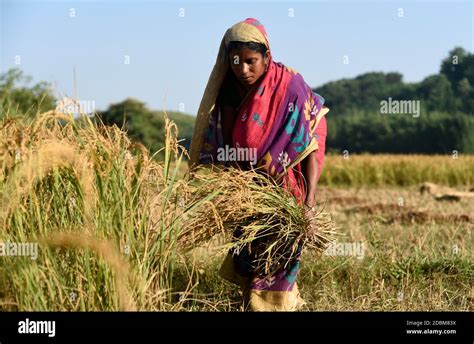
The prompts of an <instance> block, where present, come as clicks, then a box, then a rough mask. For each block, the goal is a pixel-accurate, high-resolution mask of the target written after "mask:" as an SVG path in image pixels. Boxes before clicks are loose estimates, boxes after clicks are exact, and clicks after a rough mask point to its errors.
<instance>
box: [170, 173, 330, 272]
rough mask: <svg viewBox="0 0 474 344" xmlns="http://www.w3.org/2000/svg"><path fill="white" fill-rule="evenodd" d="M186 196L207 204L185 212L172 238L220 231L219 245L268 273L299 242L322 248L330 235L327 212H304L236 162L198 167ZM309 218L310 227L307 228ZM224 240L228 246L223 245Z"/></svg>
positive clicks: (187, 240)
mask: <svg viewBox="0 0 474 344" xmlns="http://www.w3.org/2000/svg"><path fill="white" fill-rule="evenodd" d="M184 194H185V195H186V197H188V199H187V200H186V203H188V202H189V200H190V199H192V200H193V202H192V203H196V200H197V199H199V200H204V201H205V199H206V198H212V202H211V201H209V202H207V204H208V208H206V209H202V208H201V209H199V210H198V211H196V212H192V211H191V212H189V214H190V215H191V214H192V216H190V218H189V219H188V220H187V221H184V222H183V223H184V224H185V225H184V228H182V230H181V234H180V237H179V238H178V242H179V244H180V245H181V246H182V247H184V248H191V247H194V246H196V245H199V244H201V243H203V242H204V241H207V240H209V239H210V238H211V237H213V236H215V235H217V234H219V233H222V234H223V235H224V237H225V238H226V242H230V245H224V246H223V248H225V249H229V248H231V250H232V251H233V252H234V253H236V254H245V255H246V256H248V257H249V260H250V263H251V265H252V269H253V270H254V271H255V272H256V273H257V274H259V275H272V274H274V273H275V272H276V271H278V270H279V269H282V268H286V267H287V266H288V265H289V264H290V263H291V262H292V261H293V260H294V259H296V258H297V257H298V256H299V255H300V253H301V249H302V248H303V247H305V248H307V249H311V250H313V251H315V252H316V253H322V252H323V251H324V250H325V248H326V247H327V246H328V245H329V244H330V242H331V241H332V240H333V238H334V234H335V228H334V225H333V223H332V220H331V217H330V215H329V214H328V213H324V212H322V211H320V212H317V213H315V214H314V215H312V216H310V217H308V216H305V212H304V209H303V208H302V207H301V206H300V205H298V204H297V202H296V199H295V198H294V197H293V195H292V194H291V193H290V192H289V191H287V190H284V189H283V188H282V187H281V186H279V185H278V184H277V183H276V182H274V181H273V180H272V179H270V178H268V177H267V176H266V175H264V174H262V173H259V172H258V171H256V170H251V171H243V170H240V169H236V168H229V169H222V168H219V167H215V168H212V169H210V170H206V169H201V170H199V171H198V172H197V173H196V174H195V175H194V177H193V179H192V180H191V181H190V183H189V184H188V190H186V192H185V193H184ZM311 223H312V224H313V225H314V226H315V227H316V228H317V231H316V232H312V231H310V230H309V228H310V227H311ZM229 246H230V247H229Z"/></svg>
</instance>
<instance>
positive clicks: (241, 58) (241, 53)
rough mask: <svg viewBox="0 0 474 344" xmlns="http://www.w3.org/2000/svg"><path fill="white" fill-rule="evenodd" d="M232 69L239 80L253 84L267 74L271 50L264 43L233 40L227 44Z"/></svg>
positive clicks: (246, 84)
mask: <svg viewBox="0 0 474 344" xmlns="http://www.w3.org/2000/svg"><path fill="white" fill-rule="evenodd" d="M227 51H228V56H229V64H230V69H231V70H232V72H233V73H234V75H235V77H236V78H237V80H239V82H240V83H241V84H243V85H245V86H251V85H253V84H254V83H255V82H256V81H257V80H258V79H259V78H260V77H261V76H262V75H263V74H265V72H266V69H267V66H268V64H269V63H270V52H269V51H268V50H267V47H266V46H265V45H264V44H262V43H257V42H240V41H232V42H230V43H229V45H228V46H227Z"/></svg>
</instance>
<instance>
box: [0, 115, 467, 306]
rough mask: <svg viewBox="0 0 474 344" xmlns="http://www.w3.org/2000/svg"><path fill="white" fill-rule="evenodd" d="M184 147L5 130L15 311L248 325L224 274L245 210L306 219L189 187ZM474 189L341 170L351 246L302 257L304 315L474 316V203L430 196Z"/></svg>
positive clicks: (3, 290) (106, 134)
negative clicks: (441, 188) (209, 319)
mask: <svg viewBox="0 0 474 344" xmlns="http://www.w3.org/2000/svg"><path fill="white" fill-rule="evenodd" d="M177 131H178V128H177V127H176V126H175V125H174V124H173V123H170V122H167V126H166V146H165V147H164V149H162V150H160V151H158V152H153V153H150V152H148V151H147V149H145V147H143V146H142V145H140V144H138V143H134V142H131V141H130V140H129V138H128V137H127V135H126V134H125V133H124V132H122V131H120V130H119V129H118V128H117V127H105V126H102V125H100V124H97V123H92V122H91V121H90V120H88V118H83V120H82V121H80V122H78V121H74V120H73V119H72V117H70V116H67V115H64V114H58V113H54V112H49V113H46V114H43V115H42V116H40V117H39V118H38V119H36V120H35V121H33V122H30V123H23V122H20V121H19V120H14V119H3V120H2V123H0V165H1V166H0V243H2V242H3V243H4V245H3V246H0V310H2V311H11V310H53V311H54V310H72V311H78V310H106V311H109V310H151V311H157V310H167V311H177V310H180V311H182V310H188V311H191V310H192V311H195V310H205V311H239V310H241V305H240V296H239V291H238V289H236V288H235V287H234V286H232V285H230V284H228V283H227V282H225V281H223V280H222V279H220V277H219V276H218V274H217V271H218V269H219V267H220V263H221V262H222V260H223V257H224V255H225V253H226V252H227V250H228V249H229V248H230V246H229V244H228V243H229V239H228V232H227V231H226V229H228V228H229V226H230V225H231V224H232V222H233V221H237V218H236V217H235V213H234V212H235V209H236V208H238V205H242V204H246V206H245V208H248V209H252V211H253V212H254V213H259V214H268V213H270V212H271V211H272V209H273V213H275V210H274V209H278V212H277V213H278V214H280V213H281V212H282V211H283V209H284V208H283V207H282V203H283V205H284V206H286V207H290V208H288V211H290V213H289V214H292V215H291V216H294V218H295V219H298V218H299V217H298V216H299V215H298V208H297V207H291V205H290V206H288V204H289V202H288V201H285V200H287V199H286V198H285V197H286V196H285V195H284V194H282V193H279V191H278V190H275V189H264V190H263V191H264V192H263V194H262V199H259V200H258V202H257V201H256V203H255V204H257V205H258V206H253V207H252V206H251V202H250V203H249V198H245V200H246V202H247V203H242V202H243V201H242V200H243V199H244V198H242V197H243V196H242V195H243V194H244V193H229V190H232V189H229V185H231V186H232V187H235V188H236V187H237V186H238V185H239V183H240V185H242V182H241V181H240V182H239V181H238V180H236V181H233V183H234V184H229V183H227V184H226V183H225V182H222V183H221V184H222V185H220V186H217V184H218V183H217V182H216V180H215V179H214V180H213V179H212V178H211V179H205V178H204V179H203V181H201V182H200V183H197V184H195V185H193V184H190V183H189V182H188V180H187V175H186V163H185V158H186V152H185V151H183V149H182V147H179V144H178V142H177V139H176V138H177ZM234 177H235V178H238V177H237V176H236V175H234ZM234 177H233V178H234ZM473 180H474V157H472V156H465V155H462V154H459V155H456V156H434V157H432V156H390V155H384V156H370V155H362V156H355V155H354V156H352V155H350V156H349V158H347V157H344V156H335V155H330V156H328V158H327V160H326V161H325V166H324V170H323V173H322V179H321V181H320V186H319V189H318V196H317V197H318V202H319V204H318V207H319V208H320V210H321V211H323V212H324V213H327V214H331V216H332V220H333V222H334V224H335V225H336V227H337V229H336V232H337V235H336V239H335V241H334V242H333V243H332V244H331V246H329V247H328V248H327V250H326V251H324V253H323V254H321V252H317V251H309V250H308V251H307V252H305V254H304V256H303V260H302V270H301V271H300V275H299V286H300V289H301V292H302V296H303V298H304V299H305V300H306V302H307V304H306V306H305V308H304V310H473V308H474V307H473V305H474V289H473V285H474V283H473V282H474V264H473V262H474V261H473V255H472V243H473V237H472V235H473V234H472V233H473V227H474V199H473V198H461V199H460V200H455V201H453V200H451V201H449V200H444V201H440V200H436V199H435V198H434V197H433V196H432V195H431V194H429V193H421V192H420V190H419V184H420V183H422V182H427V181H429V182H433V183H437V184H442V185H445V186H451V187H454V188H456V189H457V190H459V191H469V190H470V189H471V188H472V186H473ZM230 183H232V181H231V182H230ZM210 186H213V187H214V188H210ZM212 190H214V191H212ZM226 191H227V192H228V193H227V194H226V193H225V192H226ZM258 191H260V192H262V189H259V190H258ZM197 195H199V197H197ZM223 195H225V196H226V197H227V198H226V199H229V197H230V201H228V202H227V203H225V202H223V201H222V200H223V198H222V197H223ZM233 195H234V196H233ZM268 195H273V196H275V197H276V199H280V201H278V202H276V203H275V201H274V199H275V197H274V198H272V202H273V203H272V202H266V201H264V200H268ZM237 196H239V197H240V198H237ZM277 196H278V197H277ZM219 197H221V198H219ZM232 197H236V198H232ZM249 197H254V196H249ZM250 199H251V198H250ZM232 202H234V204H235V206H236V208H234V207H232V204H233V203H232ZM265 202H266V203H265ZM264 205H265V207H267V208H268V209H266V208H264ZM232 216H234V217H232ZM223 218H224V219H227V220H229V221H227V222H226V221H223V220H222V219H223ZM204 220H205V221H207V222H205V221H204ZM272 220H273V218H272ZM301 221H303V220H301ZM199 224H201V226H200V227H199V226H198V225H199ZM204 224H205V225H204ZM300 225H301V226H303V222H300ZM321 226H323V223H322V222H321ZM197 227H199V228H200V229H201V231H200V232H199V233H200V235H201V236H198V237H196V236H192V235H195V233H196V231H192V229H193V228H197ZM206 229H207V230H210V231H211V232H212V233H211V234H212V239H211V240H207V239H206V238H207V237H206V235H207V236H211V234H210V233H207V232H206V231H205V230H206ZM190 233H191V234H192V235H191V236H190ZM206 233H207V234H206ZM198 239H199V240H198ZM8 243H32V244H37V247H38V250H37V256H36V257H33V256H31V255H30V256H20V255H15V254H11V255H10V256H8V255H6V253H7V252H6V247H7V244H8ZM2 247H3V252H2V250H1V248H2ZM11 252H12V251H11V250H10V253H11ZM33 258H34V259H33Z"/></svg>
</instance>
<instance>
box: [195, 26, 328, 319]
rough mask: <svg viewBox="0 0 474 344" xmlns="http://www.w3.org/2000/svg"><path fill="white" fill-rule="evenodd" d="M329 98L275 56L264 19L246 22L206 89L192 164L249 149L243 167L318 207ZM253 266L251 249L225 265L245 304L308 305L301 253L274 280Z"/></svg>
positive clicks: (230, 33) (226, 42)
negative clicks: (299, 281)
mask: <svg viewBox="0 0 474 344" xmlns="http://www.w3.org/2000/svg"><path fill="white" fill-rule="evenodd" d="M323 104H324V99H323V98H322V97H321V96H319V95H317V94H316V93H314V92H312V90H311V88H310V87H309V86H308V85H307V84H306V83H305V82H304V80H303V77H302V76H301V75H300V74H299V73H298V72H296V71H295V70H293V69H291V68H289V67H286V66H285V65H283V64H282V63H279V62H274V61H273V58H272V55H271V50H270V45H269V42H268V37H267V34H266V31H265V28H264V27H263V25H262V24H261V23H260V22H259V21H258V20H256V19H253V18H248V19H246V20H244V21H242V22H239V23H237V24H235V25H234V26H232V27H231V28H230V29H228V30H227V32H226V33H225V35H224V37H223V39H222V41H221V45H220V49H219V53H218V56H217V60H216V64H215V66H214V68H213V70H212V73H211V76H210V78H209V81H208V84H207V86H206V89H205V91H204V96H203V98H202V100H201V104H200V107H199V111H198V115H197V118H196V124H195V127H194V133H193V139H192V142H191V147H190V161H189V165H190V168H191V169H192V168H193V167H195V166H197V165H198V164H218V163H228V162H227V161H219V160H220V159H219V156H220V155H219V151H222V149H223V148H224V147H225V146H227V147H232V148H235V149H246V150H247V151H251V152H254V153H255V156H256V159H254V161H243V162H238V165H239V166H240V167H241V168H244V169H247V168H257V169H258V170H260V171H264V173H267V174H268V175H269V176H270V177H272V178H274V179H275V180H277V181H278V182H279V183H280V185H281V186H282V187H283V188H285V189H288V190H290V191H291V193H292V194H293V196H294V197H295V198H296V201H297V202H298V204H300V205H302V206H304V207H305V209H306V211H307V212H308V213H309V212H312V211H314V208H313V207H314V204H315V192H316V184H317V181H318V179H319V176H320V174H321V169H322V164H323V159H324V151H325V140H326V120H325V117H324V115H325V114H326V113H327V112H328V111H329V109H327V108H326V107H324V106H323ZM251 155H252V154H247V156H251ZM249 160H250V159H249ZM255 165H256V166H255ZM312 230H316V229H315V228H314V227H313V228H312ZM249 266H250V264H249V262H248V256H247V255H246V254H245V252H240V253H238V254H236V253H234V254H229V255H228V256H227V258H226V259H225V261H224V264H223V266H222V268H221V271H220V273H221V276H222V277H224V278H226V279H227V280H229V281H231V282H234V283H236V284H238V285H240V286H241V287H242V289H243V296H244V305H245V308H246V309H249V310H254V311H261V310H263V311H266V310H282V311H289V310H296V309H298V308H299V307H301V306H302V305H303V304H304V301H303V300H302V299H301V298H300V296H299V292H298V288H297V285H296V276H297V273H298V269H299V259H297V260H296V261H294V262H292V264H290V266H289V268H287V269H284V270H281V271H279V272H278V273H276V274H275V275H273V276H271V277H270V278H262V277H260V276H258V275H256V274H254V273H252V270H251V268H249Z"/></svg>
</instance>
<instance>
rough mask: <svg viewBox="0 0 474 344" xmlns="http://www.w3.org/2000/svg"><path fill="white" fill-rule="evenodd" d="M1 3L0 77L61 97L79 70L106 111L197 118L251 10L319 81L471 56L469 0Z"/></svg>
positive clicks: (278, 47) (81, 87) (414, 73)
mask: <svg viewBox="0 0 474 344" xmlns="http://www.w3.org/2000/svg"><path fill="white" fill-rule="evenodd" d="M0 6H1V7H0V13H1V16H0V20H1V23H0V25H1V26H0V30H1V31H0V68H1V72H5V71H6V70H8V69H9V68H12V67H20V68H21V69H22V70H23V71H24V72H25V73H26V74H28V75H31V76H32V77H33V81H34V82H37V81H41V80H44V81H48V82H51V83H52V84H53V86H54V90H55V92H56V94H57V95H59V93H61V94H67V95H73V68H75V69H76V79H77V90H78V97H79V98H80V99H81V100H88V101H95V104H96V106H97V108H98V109H99V110H103V109H106V108H107V106H108V105H109V104H110V103H114V102H119V101H121V100H123V99H125V98H126V97H135V98H138V99H140V100H142V101H144V102H146V104H147V106H148V107H150V108H152V109H168V110H178V109H179V108H180V104H182V105H181V106H183V105H184V112H186V113H190V114H195V113H196V111H197V109H198V106H199V102H200V99H201V97H202V94H203V91H204V88H205V86H206V83H207V80H208V77H209V74H210V72H211V70H212V67H213V65H214V62H215V56H216V53H217V50H218V47H219V44H220V41H221V39H222V36H223V34H224V33H225V31H226V29H227V28H228V27H230V26H232V25H233V24H234V23H236V22H238V21H241V20H243V19H245V18H248V17H254V18H257V19H259V20H260V21H261V22H262V23H263V25H265V27H266V30H267V33H268V36H269V40H270V45H271V49H272V53H273V57H274V59H275V61H279V62H283V63H284V64H286V65H288V66H291V67H293V68H295V69H296V70H298V71H299V72H300V73H301V74H302V75H303V77H304V78H305V80H306V82H307V83H308V84H309V85H310V86H312V87H317V86H319V85H322V84H324V83H326V82H328V81H332V80H337V79H341V78H351V77H355V76H357V75H359V74H362V73H365V72H369V71H384V72H389V71H397V72H400V73H402V74H403V76H404V80H405V81H408V82H416V81H420V80H422V79H423V78H425V77H426V76H428V75H430V74H434V73H437V72H438V71H439V66H440V63H441V60H442V59H443V58H445V57H446V56H447V54H448V52H449V51H450V50H451V49H453V48H454V47H455V46H461V47H463V48H465V49H466V50H468V51H470V52H473V51H474V49H473V45H474V42H473V41H474V29H473V18H474V5H473V2H472V1H331V0H328V1H300V2H294V1H293V2H286V1H275V0H273V1H260V2H254V1H236V0H235V1H226V2H224V1H192V2H190V1H114V2H112V1H25V0H23V1H21V0H20V1H18V0H17V1H12V0H0ZM181 8H182V9H184V16H180V15H183V12H182V10H181V12H180V9H181ZM71 9H73V10H71ZM400 9H402V11H403V16H399V14H400V13H401V12H400ZM71 14H73V16H71ZM291 14H293V16H291ZM344 55H347V56H348V58H349V63H348V64H344V63H343V58H344ZM17 56H20V61H19V62H20V64H19V65H16V64H15V62H18V58H16V57H17ZM126 56H129V60H128V61H127V57H126ZM15 58H16V59H15ZM126 62H129V64H127V63H126ZM323 96H324V95H323ZM181 109H183V108H181Z"/></svg>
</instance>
